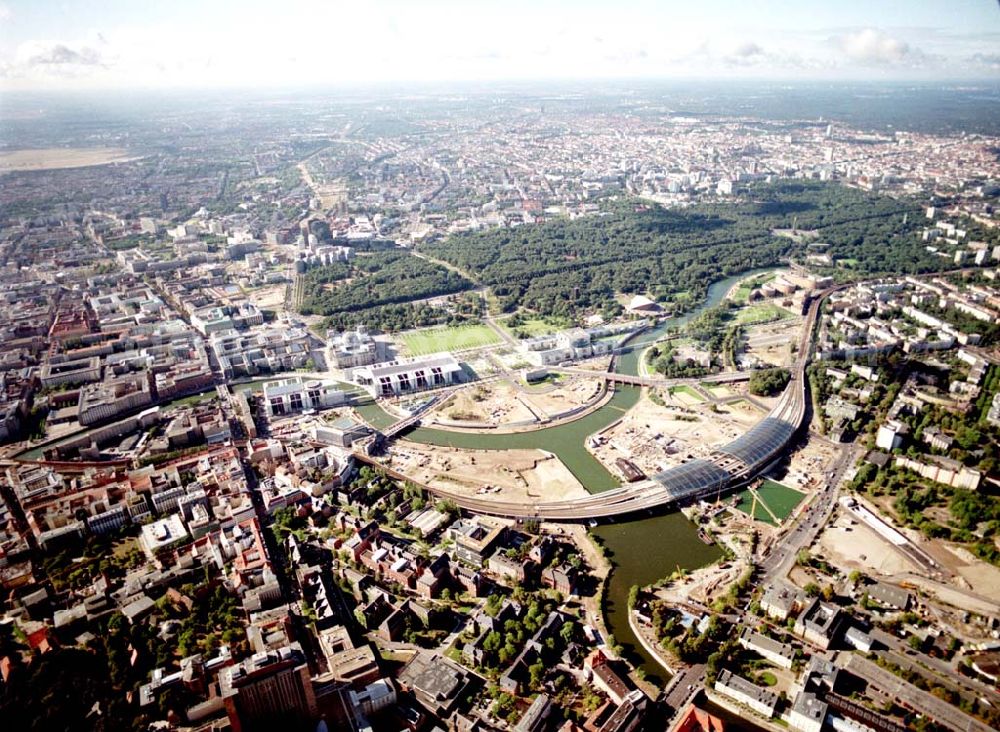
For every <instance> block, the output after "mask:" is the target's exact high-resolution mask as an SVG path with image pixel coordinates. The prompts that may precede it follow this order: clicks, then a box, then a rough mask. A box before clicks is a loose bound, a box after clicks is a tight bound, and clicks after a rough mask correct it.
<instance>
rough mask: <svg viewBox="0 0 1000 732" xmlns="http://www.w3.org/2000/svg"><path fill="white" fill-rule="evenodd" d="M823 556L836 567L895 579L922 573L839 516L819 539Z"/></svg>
mask: <svg viewBox="0 0 1000 732" xmlns="http://www.w3.org/2000/svg"><path fill="white" fill-rule="evenodd" d="M819 546H820V548H821V549H822V554H823V555H824V556H825V557H826V558H827V560H828V561H829V562H830V564H832V565H834V566H835V567H846V568H850V569H859V570H861V571H862V572H867V573H871V574H877V575H878V574H880V575H894V574H901V573H904V572H916V571H918V570H919V567H917V566H916V565H915V564H913V563H912V562H910V561H909V560H908V559H906V558H905V557H904V556H903V555H902V554H900V553H899V552H897V551H895V550H894V549H892V548H890V546H889V544H887V543H886V542H885V540H884V539H882V538H881V537H880V536H879V535H878V534H876V533H875V532H874V531H873V530H872V529H870V528H868V527H867V526H865V525H864V524H863V523H861V522H859V521H856V520H854V519H852V518H850V517H848V516H845V515H844V514H842V513H840V512H839V511H838V512H837V517H836V519H835V520H834V521H831V522H830V523H829V524H828V525H827V527H826V529H824V530H823V533H822V534H820V537H819Z"/></svg>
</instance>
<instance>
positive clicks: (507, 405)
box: [430, 381, 535, 426]
mask: <svg viewBox="0 0 1000 732" xmlns="http://www.w3.org/2000/svg"><path fill="white" fill-rule="evenodd" d="M430 419H431V420H432V421H435V422H445V423H455V422H461V423H468V424H469V425H470V426H474V425H477V424H478V425H484V424H487V425H494V426H499V425H507V424H513V423H517V422H525V421H529V420H535V414H534V413H533V412H532V411H531V409H529V408H528V407H527V406H525V404H524V402H523V401H522V396H521V394H520V393H519V391H518V390H517V389H516V388H515V387H514V386H513V385H512V384H511V383H510V382H506V381H493V382H489V383H484V384H471V385H470V386H468V387H466V388H464V389H461V390H460V391H458V392H456V393H455V395H454V396H452V397H451V398H450V399H448V400H447V401H445V402H444V403H443V404H442V405H441V406H439V407H437V408H436V409H435V410H434V411H433V413H432V416H431V417H430Z"/></svg>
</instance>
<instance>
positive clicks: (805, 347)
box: [359, 289, 833, 521]
mask: <svg viewBox="0 0 1000 732" xmlns="http://www.w3.org/2000/svg"><path fill="white" fill-rule="evenodd" d="M832 291H833V289H831V290H826V291H824V292H822V293H819V294H818V296H817V297H815V298H814V299H813V300H812V302H811V303H810V306H809V310H808V314H807V316H806V320H805V324H804V328H803V332H802V336H801V338H800V341H799V343H798V353H799V358H798V360H797V362H796V364H795V366H794V368H793V369H792V374H791V380H790V382H789V384H788V386H787V387H786V388H785V391H784V393H783V394H782V396H781V398H780V399H779V401H778V403H777V404H776V405H775V406H774V408H773V409H772V410H771V412H770V413H769V414H768V415H767V417H765V418H764V419H763V420H761V421H760V422H758V423H757V424H756V425H754V426H753V427H752V428H751V429H750V430H749V431H748V432H746V433H745V434H743V435H741V436H740V437H738V438H737V439H735V440H733V441H732V442H730V443H728V444H726V445H723V446H721V447H719V448H717V449H716V451H715V452H714V453H712V455H710V456H709V457H708V458H706V459H698V460H692V461H689V462H687V463H682V464H681V465H676V466H673V467H671V468H669V469H667V470H665V471H663V472H662V473H660V474H658V475H656V476H654V477H653V478H652V479H650V480H645V481H642V482H639V483H632V484H629V485H625V486H622V487H620V488H615V489H613V490H609V491H605V492H603V493H595V494H592V495H589V496H585V497H582V498H574V499H568V500H559V501H541V502H515V501H497V500H494V499H491V498H480V497H476V496H468V495H464V494H459V493H454V492H452V491H447V490H442V489H439V488H430V487H427V489H428V490H429V491H430V492H431V493H433V494H434V495H436V496H439V497H441V498H445V499H448V500H450V501H453V502H454V503H455V504H456V505H458V506H460V507H461V508H464V509H466V510H469V511H474V512H476V513H484V514H489V515H494V516H504V517H509V518H537V519H540V520H544V521H589V520H592V519H596V518H608V517H611V516H620V515H625V514H630V513H636V512H641V511H647V510H651V509H657V508H660V507H662V506H666V505H669V504H672V503H677V502H682V501H689V500H694V499H697V498H699V497H701V496H705V495H714V494H716V493H718V492H719V491H720V490H724V489H727V488H732V487H733V486H737V485H741V484H744V483H747V482H749V481H751V480H753V479H754V478H756V477H757V476H758V475H760V474H761V473H762V472H763V471H764V470H765V469H766V468H767V467H768V466H770V465H771V464H772V463H773V462H774V461H775V460H776V459H778V458H779V457H780V456H781V455H782V454H783V453H784V451H785V450H786V449H787V447H788V445H789V443H790V442H791V441H792V439H793V438H794V436H795V434H796V433H797V432H798V430H799V428H800V427H801V426H802V422H803V420H804V419H805V415H806V412H807V398H808V391H807V389H806V366H807V365H808V363H809V359H810V355H811V345H812V334H813V330H814V328H815V325H816V319H817V317H818V314H819V307H820V304H821V303H822V301H823V299H824V298H825V297H826V296H827V295H828V294H829V293H830V292H832ZM576 371H582V370H579V369H578V370H576ZM588 373H593V374H594V375H601V376H606V377H614V376H620V375H614V374H602V373H599V372H588ZM657 381H662V380H657ZM628 383H632V382H628ZM359 459H362V460H365V461H367V462H371V459H370V458H368V457H366V456H360V455H359ZM400 477H405V476H400Z"/></svg>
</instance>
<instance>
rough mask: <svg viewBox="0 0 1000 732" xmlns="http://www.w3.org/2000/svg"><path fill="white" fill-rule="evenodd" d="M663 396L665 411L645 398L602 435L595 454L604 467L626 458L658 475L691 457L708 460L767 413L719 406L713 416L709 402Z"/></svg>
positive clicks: (744, 403) (679, 395) (745, 405)
mask: <svg viewBox="0 0 1000 732" xmlns="http://www.w3.org/2000/svg"><path fill="white" fill-rule="evenodd" d="M660 393H661V394H662V397H663V400H664V406H662V407H661V406H659V405H658V404H655V403H654V402H653V401H652V400H651V399H650V398H649V395H648V394H643V397H642V398H641V399H640V400H639V403H638V404H636V406H635V407H634V408H633V409H631V410H630V411H629V412H628V414H626V415H625V416H624V417H623V418H622V420H621V421H620V422H618V424H616V425H614V426H613V427H612V428H611V429H609V430H608V431H606V432H604V433H602V435H601V438H602V439H601V440H600V441H601V442H602V444H600V445H598V446H597V447H595V448H593V452H594V454H595V455H597V457H598V459H600V460H601V462H603V463H604V464H605V465H609V466H610V465H614V462H615V460H616V459H617V458H627V459H629V460H631V461H632V462H634V463H635V464H636V465H637V466H638V467H639V468H640V469H641V470H643V471H644V472H646V473H647V474H653V473H656V472H659V471H660V470H663V469H664V468H666V467H667V466H669V465H673V464H675V463H679V462H680V461H681V460H682V459H683V458H685V457H687V456H689V455H692V456H704V455H705V454H707V453H708V452H709V451H710V450H711V448H712V447H714V446H718V445H721V444H723V443H726V442H728V441H730V440H732V439H734V438H736V437H738V436H739V435H741V434H743V433H744V432H746V431H747V430H748V429H749V428H750V427H751V426H753V425H754V424H756V423H757V422H758V421H760V420H761V419H762V418H763V417H764V412H763V411H762V410H760V409H758V408H757V407H755V406H753V405H752V404H750V403H749V402H747V401H745V400H740V401H739V402H738V403H736V404H720V405H717V406H716V409H717V410H718V411H712V407H711V405H709V404H708V403H707V402H706V401H705V400H704V399H701V400H696V399H694V398H693V397H692V396H690V395H689V394H688V393H687V392H686V391H685V392H682V391H675V392H674V394H673V395H670V394H668V393H666V390H661V392H660Z"/></svg>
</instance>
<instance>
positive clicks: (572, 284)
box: [422, 181, 938, 316]
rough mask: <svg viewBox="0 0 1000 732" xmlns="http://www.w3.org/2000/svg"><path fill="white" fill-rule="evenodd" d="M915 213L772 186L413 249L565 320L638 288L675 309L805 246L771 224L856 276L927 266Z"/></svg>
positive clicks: (894, 204) (620, 207)
mask: <svg viewBox="0 0 1000 732" xmlns="http://www.w3.org/2000/svg"><path fill="white" fill-rule="evenodd" d="M917 210H918V209H917V207H916V205H915V204H913V203H911V202H906V201H897V200H895V199H891V198H880V197H873V196H869V195H867V194H864V193H862V192H860V191H856V190H853V189H850V188H845V187H843V186H839V185H828V184H820V183H812V182H806V181H782V182H780V183H775V184H766V185H765V184H760V185H758V186H755V187H753V188H751V189H750V191H749V194H748V196H747V200H744V201H739V202H735V203H725V204H701V205H697V206H692V207H691V208H688V209H683V210H667V209H663V208H661V207H659V206H653V205H648V204H645V203H639V202H636V201H635V200H630V201H624V200H619V201H614V202H610V203H608V204H607V207H606V210H605V211H604V212H602V214H601V215H599V216H592V217H584V218H578V219H572V220H570V219H562V220H557V221H552V222H548V223H545V224H541V225H539V226H524V227H518V228H516V229H494V230H491V231H487V232H482V233H471V234H461V235H457V236H452V237H449V238H447V239H445V240H443V241H440V242H433V243H430V244H427V245H425V246H423V247H422V249H423V250H424V251H426V252H427V253H428V254H431V255H432V256H434V257H437V258H439V259H442V260H445V261H448V262H450V263H452V264H455V265H457V266H458V267H460V268H462V269H463V270H466V271H469V272H471V273H472V274H473V275H474V276H476V277H477V278H479V279H480V280H481V281H482V283H483V284H486V285H490V286H491V287H492V289H493V292H494V294H495V295H496V296H497V298H498V299H499V301H500V303H501V305H502V306H503V307H504V309H505V310H508V311H509V310H514V309H516V308H517V307H526V308H529V309H531V310H534V311H537V312H539V313H541V314H544V315H568V316H575V315H576V314H578V313H579V312H581V311H583V310H597V309H600V308H601V307H602V306H603V305H604V304H605V303H606V302H607V301H608V300H610V299H611V298H612V297H613V296H614V295H615V294H616V293H640V292H649V293H651V294H653V295H654V296H656V297H657V298H658V299H660V300H661V301H662V302H663V303H664V304H665V305H666V306H667V307H668V309H674V310H678V309H683V308H684V306H685V303H689V302H698V301H700V300H701V299H702V296H703V295H704V294H705V290H706V288H707V286H708V284H709V283H711V282H712V281H714V280H717V279H719V278H721V277H725V276H728V275H731V274H735V273H738V272H743V271H746V270H748V269H753V268H756V267H765V266H770V265H774V264H777V263H778V262H779V261H780V260H781V259H782V258H783V257H787V256H789V255H799V254H803V253H804V252H805V251H806V249H805V247H806V244H805V243H796V242H795V241H793V240H792V239H790V238H786V237H780V236H776V235H774V234H773V233H772V230H774V229H782V228H791V227H793V226H796V227H798V228H799V229H817V230H819V235H820V239H819V240H818V241H820V242H821V243H822V244H825V245H826V251H827V252H829V253H831V254H832V255H834V256H835V257H840V258H847V259H850V260H852V261H851V264H852V266H853V267H854V268H855V269H859V270H861V271H864V272H880V271H900V272H913V271H927V270H930V269H932V268H934V267H936V266H938V263H937V262H936V261H935V260H934V259H933V257H932V256H931V255H929V254H928V253H927V252H926V251H924V250H923V248H922V246H921V245H920V242H919V239H918V237H917V236H916V235H915V234H914V226H915V224H914V223H913V221H914V220H915V219H916V215H915V214H916V213H917ZM906 213H908V214H910V216H909V219H908V222H907V223H906V224H904V223H903V219H904V214H906Z"/></svg>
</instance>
